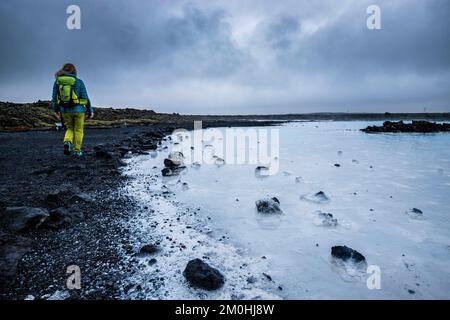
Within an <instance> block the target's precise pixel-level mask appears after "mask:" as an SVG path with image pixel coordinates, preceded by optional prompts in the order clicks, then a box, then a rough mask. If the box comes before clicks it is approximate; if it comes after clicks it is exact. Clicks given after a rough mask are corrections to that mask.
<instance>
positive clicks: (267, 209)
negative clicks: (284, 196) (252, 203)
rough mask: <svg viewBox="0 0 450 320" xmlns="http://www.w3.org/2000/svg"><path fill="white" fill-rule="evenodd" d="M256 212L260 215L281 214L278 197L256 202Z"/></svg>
mask: <svg viewBox="0 0 450 320" xmlns="http://www.w3.org/2000/svg"><path fill="white" fill-rule="evenodd" d="M256 210H257V211H258V212H259V213H281V212H282V211H281V209H280V200H278V199H277V198H276V197H273V198H268V199H262V200H258V201H256Z"/></svg>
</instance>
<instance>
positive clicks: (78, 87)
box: [52, 73, 94, 113]
mask: <svg viewBox="0 0 450 320" xmlns="http://www.w3.org/2000/svg"><path fill="white" fill-rule="evenodd" d="M65 75H66V76H71V77H74V78H76V81H75V85H74V87H73V90H74V91H75V93H76V95H77V96H78V98H79V99H86V100H89V96H88V94H87V91H86V86H85V85H84V82H83V80H81V79H78V78H77V76H76V75H74V74H68V73H66V74H65ZM57 95H58V84H57V83H56V80H55V83H54V84H53V94H52V109H53V112H56V111H57V107H58V106H57V105H56V98H57ZM87 108H89V112H90V113H93V112H94V108H92V105H91V103H90V100H89V104H88V106H87ZM61 112H85V109H84V107H83V106H82V105H79V104H77V105H75V106H73V107H70V108H63V107H61Z"/></svg>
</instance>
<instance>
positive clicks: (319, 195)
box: [300, 191, 330, 203]
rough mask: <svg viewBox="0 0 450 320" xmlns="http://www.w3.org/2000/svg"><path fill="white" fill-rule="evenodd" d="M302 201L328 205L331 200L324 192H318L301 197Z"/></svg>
mask: <svg viewBox="0 0 450 320" xmlns="http://www.w3.org/2000/svg"><path fill="white" fill-rule="evenodd" d="M300 199H302V200H306V201H309V202H314V203H326V202H329V201H330V199H329V198H328V196H327V195H326V194H325V192H323V191H319V192H316V193H315V194H313V195H311V194H306V195H303V196H301V197H300Z"/></svg>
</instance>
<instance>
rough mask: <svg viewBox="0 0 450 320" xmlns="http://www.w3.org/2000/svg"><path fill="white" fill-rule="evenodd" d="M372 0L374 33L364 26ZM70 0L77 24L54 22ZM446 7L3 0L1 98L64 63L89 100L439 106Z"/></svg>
mask: <svg viewBox="0 0 450 320" xmlns="http://www.w3.org/2000/svg"><path fill="white" fill-rule="evenodd" d="M372 3H375V4H379V5H380V7H381V10H382V27H383V29H382V30H375V31H371V30H368V29H367V28H366V18H367V14H366V8H367V6H368V5H369V4H372ZM70 4H78V5H80V7H81V13H82V29H81V30H76V31H69V30H67V29H66V27H65V21H66V18H67V14H66V13H65V10H66V8H67V6H68V5H70ZM448 12H450V2H449V1H446V0H430V1H420V0H416V1H407V0H396V1H388V0H383V1H359V0H358V1H356V0H343V1H332V0H320V1H308V0H303V1H290V0H287V1H282V2H279V3H274V2H273V1H246V2H245V3H244V4H243V3H242V1H240V2H238V1H222V0H219V1H214V2H211V1H191V2H185V1H170V2H168V1H151V2H142V1H114V2H112V1H106V0H98V1H86V0H85V1H50V0H41V1H24V0H21V1H12V0H7V1H2V2H1V3H0V24H1V28H0V41H1V43H2V44H3V46H2V49H1V51H0V89H1V90H0V100H13V101H31V100H37V99H48V97H49V91H50V88H51V85H52V82H53V78H52V74H53V73H54V72H55V71H56V69H57V68H58V67H60V65H62V64H63V63H64V62H67V61H71V62H73V63H75V64H76V65H77V67H78V69H79V76H80V77H81V78H83V79H84V80H85V82H86V84H87V86H88V90H89V92H90V95H91V98H92V100H93V102H94V104H95V105H100V106H135V107H144V108H145V107H148V108H150V107H151V108H155V109H157V110H159V111H166V112H181V113H285V112H289V113H290V112H321V111H364V112H370V111H374V112H375V111H378V112H384V111H422V110H423V108H424V107H427V108H428V110H434V111H450V93H449V90H448V88H449V87H450V28H449V27H450V26H449V20H448V19H447V17H446V15H447V13H448Z"/></svg>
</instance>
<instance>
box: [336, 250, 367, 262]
mask: <svg viewBox="0 0 450 320" xmlns="http://www.w3.org/2000/svg"><path fill="white" fill-rule="evenodd" d="M331 255H332V256H333V257H334V258H335V259H340V260H342V261H344V262H353V263H364V262H366V258H365V257H364V256H363V255H362V254H361V253H359V252H358V251H356V250H354V249H352V248H349V247H347V246H334V247H332V248H331Z"/></svg>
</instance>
